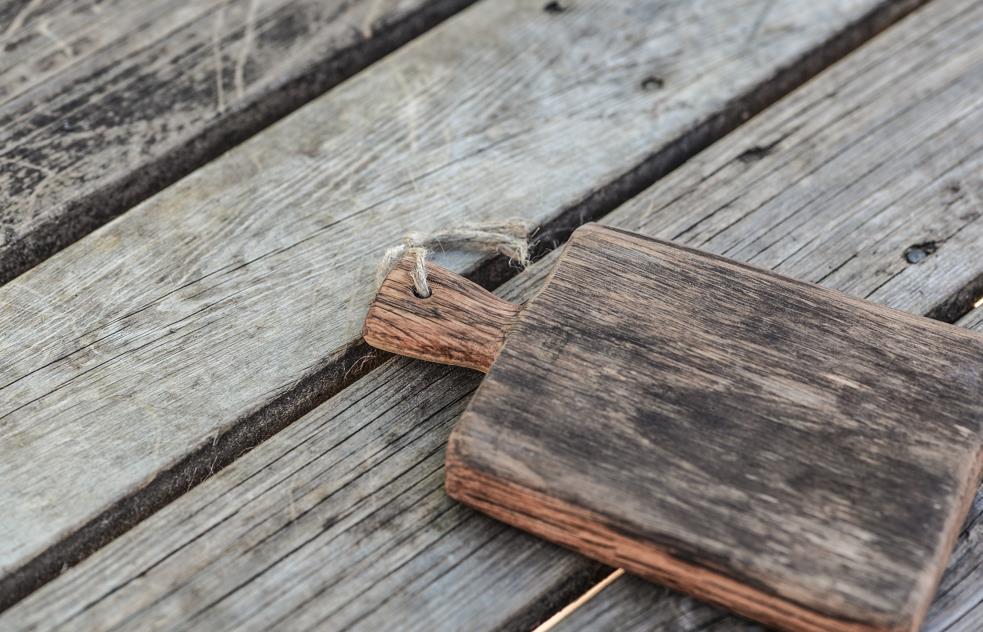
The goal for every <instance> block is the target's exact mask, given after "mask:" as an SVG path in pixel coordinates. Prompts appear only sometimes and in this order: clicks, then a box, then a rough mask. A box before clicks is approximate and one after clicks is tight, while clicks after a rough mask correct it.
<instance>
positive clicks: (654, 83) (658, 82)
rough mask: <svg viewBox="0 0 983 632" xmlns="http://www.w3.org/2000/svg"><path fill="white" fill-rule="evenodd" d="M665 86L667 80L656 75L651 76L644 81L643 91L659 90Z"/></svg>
mask: <svg viewBox="0 0 983 632" xmlns="http://www.w3.org/2000/svg"><path fill="white" fill-rule="evenodd" d="M664 85H666V81H665V79H663V78H662V77H656V76H655V75H650V76H648V77H645V78H644V79H642V89H643V90H658V89H659V88H661V87H662V86H664Z"/></svg>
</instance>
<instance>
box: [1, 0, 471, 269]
mask: <svg viewBox="0 0 983 632" xmlns="http://www.w3.org/2000/svg"><path fill="white" fill-rule="evenodd" d="M472 1H473V0H355V1H350V0H345V1H334V2H322V1H319V0H266V1H263V2H261V1H259V0H231V1H226V0H203V1H195V2H188V1H186V0H182V1H181V2H170V1H167V0H145V1H141V2H127V1H125V0H108V1H95V0H55V1H49V2H38V1H37V0H19V1H15V2H7V3H5V4H4V6H3V7H0V51H2V52H0V146H2V150H0V283H3V282H6V281H7V280H9V279H11V278H12V277H14V276H16V275H17V274H19V273H21V272H23V271H24V270H26V269H28V268H29V267H31V266H32V265H35V264H36V263H37V262H38V261H40V260H41V259H43V258H45V257H47V256H50V255H51V254H52V253H54V252H55V251H57V250H59V249H60V248H63V247H64V246H66V245H67V244H69V243H71V242H73V241H75V240H76V239H78V238H79V237H81V236H82V235H84V234H86V233H88V232H89V231H91V230H92V229H94V228H95V227H97V226H99V225H100V224H102V223H104V222H106V221H107V220H108V219H110V218H112V217H114V216H115V215H118V214H119V213H121V212H123V211H125V210H126V209H127V208H129V207H130V206H132V205H133V204H135V203H136V202H139V201H140V200H142V199H144V198H146V197H148V196H150V195H151V194H153V193H155V192H157V191H159V190H160V189H162V188H163V187H165V186H167V185H168V184H170V183H171V182H173V181H175V180H177V179H178V178H179V177H181V176H183V175H184V174H187V173H189V172H190V171H192V170H193V169H195V168H196V167H198V166H200V165H202V164H204V163H205V162H206V161H208V160H210V159H212V158H214V157H215V156H217V155H219V154H220V153H222V152H223V151H225V150H227V149H228V148H229V147H231V146H232V145H234V144H236V143H237V142H239V141H242V140H243V139H245V138H246V137H248V136H250V135H252V134H253V133H255V132H256V131H258V130H260V129H262V128H263V127H265V126H267V125H269V124H270V123H272V122H273V121H275V120H277V119H278V118H280V117H282V116H283V115H285V114H286V113H288V112H289V111H291V110H293V109H295V108H297V107H298V106H300V105H301V104H303V103H304V102H305V101H308V100H309V99H311V98H313V97H314V96H316V95H318V94H320V93H321V92H324V91H325V90H326V89H328V88H330V87H331V86H333V85H335V84H337V83H338V82H339V81H341V80H342V79H344V78H346V77H348V76H350V75H351V74H352V73H354V72H356V71H357V70H359V69H361V68H364V67H365V66H367V65H369V64H370V63H371V62H373V61H375V60H376V59H378V58H380V57H382V56H383V55H385V54H386V53H388V52H389V51H392V50H393V49H395V48H396V47H398V46H399V45H401V44H402V43H404V42H406V41H408V40H410V39H411V38H413V37H414V36H416V35H418V34H419V33H422V32H424V31H425V30H426V29H428V28H429V27H431V26H433V25H434V24H436V23H437V22H439V21H440V20H442V19H443V18H445V17H447V16H448V15H450V14H452V13H454V12H455V11H457V10H459V9H461V8H462V7H464V6H466V5H468V4H470V3H471V2H472Z"/></svg>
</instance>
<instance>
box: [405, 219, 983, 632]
mask: <svg viewBox="0 0 983 632" xmlns="http://www.w3.org/2000/svg"><path fill="white" fill-rule="evenodd" d="M404 283H405V282H404ZM406 286H407V287H411V286H409V285H408V284H406ZM437 296H438V291H437V290H435V291H434V296H433V297H431V298H430V299H425V300H421V299H416V300H415V301H412V302H408V303H406V304H407V305H408V306H409V307H408V308H405V309H401V310H400V311H399V312H398V313H400V314H404V313H406V314H409V313H411V312H412V311H414V310H415V309H417V307H416V306H417V305H420V304H426V303H427V301H429V300H435V299H436V298H437ZM439 316H441V317H442V319H447V320H451V321H455V320H456V319H457V318H458V315H457V314H454V313H442V314H440V315H439ZM404 322H405V323H406V326H407V327H412V324H411V322H410V321H409V320H407V321H404ZM461 322H464V323H466V322H468V318H467V316H464V317H463V318H462V321H461ZM420 335H421V336H424V337H426V336H427V333H426V332H425V331H421V333H420ZM981 410H983V335H977V334H972V333H970V332H969V331H967V330H966V329H963V328H961V327H957V326H955V325H950V324H947V323H940V322H938V321H935V320H932V319H928V318H920V317H917V316H913V315H911V314H908V313H906V312H903V311H899V310H890V309H887V308H884V307H882V306H879V305H876V304H874V303H869V302H864V301H858V300H857V299H854V298H851V297H848V296H847V295H845V294H842V293H839V292H835V291H832V290H829V289H827V288H822V287H819V286H815V285H808V284H804V283H800V282H798V281H792V280H789V279H787V278H785V277H781V276H778V275H775V274H773V273H770V272H767V271H763V270H760V269H757V268H751V267H748V266H745V265H741V264H738V263H734V262H732V261H729V260H726V259H723V258H720V257H714V256H712V255H706V254H703V253H700V252H697V251H694V250H691V249H687V248H682V247H679V246H676V245H672V244H669V243H666V242H661V241H656V240H652V239H649V238H645V237H641V236H638V235H635V234H633V233H628V232H622V231H616V230H612V229H610V228H604V227H600V226H598V225H595V224H590V225H588V226H584V227H582V228H580V229H578V230H577V231H576V232H575V233H574V234H573V236H572V237H571V239H570V241H569V242H568V243H567V244H566V246H565V247H564V249H563V252H562V254H561V255H560V257H559V259H558V261H557V263H556V266H555V267H554V270H553V272H552V274H551V275H550V279H549V282H548V283H547V285H546V287H545V288H543V290H542V291H541V292H540V293H539V294H537V296H536V298H535V299H534V300H533V301H531V302H529V303H528V304H527V305H526V306H525V307H524V308H523V309H522V310H521V311H520V312H519V314H518V316H517V317H516V318H515V320H514V322H512V323H511V324H510V325H509V326H508V329H507V335H506V337H505V343H504V345H503V347H502V350H501V352H500V353H499V354H498V357H497V359H495V362H494V364H493V365H492V366H491V370H490V371H489V372H488V376H487V377H486V378H485V379H484V380H483V381H482V383H481V386H480V387H479V388H478V391H477V393H476V394H475V395H474V397H473V398H472V400H471V403H470V404H469V405H468V408H467V410H466V411H465V413H464V415H463V416H462V418H461V421H460V422H458V424H457V425H456V426H455V428H454V431H453V432H452V434H451V436H450V440H449V443H448V447H447V463H446V487H447V493H448V495H450V496H451V497H452V498H455V499H458V500H461V501H462V502H465V503H467V504H469V505H471V506H473V507H476V508H478V509H480V510H481V511H484V512H486V513H488V514H490V515H491V516H493V517H495V518H498V519H500V520H503V521H505V522H508V523H509V524H512V525H514V526H517V527H519V528H521V529H523V530H526V531H530V532H532V533H534V534H537V535H540V536H542V537H544V538H546V539H549V540H551V541H554V542H557V543H560V544H563V545H565V546H568V547H571V548H573V549H575V550H577V551H579V552H582V553H584V554H586V555H588V556H590V557H592V558H595V559H598V560H600V561H602V562H605V563H607V564H611V565H613V566H619V567H623V568H625V569H626V570H627V571H628V572H631V573H634V574H638V575H641V576H643V577H645V578H647V579H650V580H652V581H657V582H660V583H665V584H667V585H669V586H672V587H675V588H678V589H680V590H683V591H685V592H688V593H690V594H693V595H696V596H697V597H700V598H705V599H707V600H708V601H711V602H714V603H717V604H720V605H723V606H724V607H726V608H728V609H731V610H734V611H737V612H739V613H741V614H744V615H747V616H749V617H751V618H753V619H755V620H759V621H763V622H765V623H770V624H775V625H778V626H779V627H781V628H783V629H788V630H803V631H815V630H843V631H847V630H849V631H854V632H859V631H862V630H870V631H873V630H878V631H881V632H900V631H902V630H908V631H914V630H916V629H917V628H918V626H919V625H920V623H921V620H922V619H923V617H924V615H925V612H926V610H927V609H928V605H929V603H930V601H931V599H932V597H933V595H934V594H935V587H936V585H937V582H938V579H939V577H940V576H941V574H942V570H943V569H944V567H945V563H946V560H947V559H948V556H949V553H950V551H951V548H952V545H953V544H954V542H955V539H956V535H957V532H958V529H959V527H960V526H961V525H962V523H963V520H964V519H965V517H966V512H967V511H968V509H969V504H970V502H971V500H972V498H973V495H974V493H975V491H976V488H977V486H978V484H979V477H980V470H981V465H983V415H981V414H980V411H981Z"/></svg>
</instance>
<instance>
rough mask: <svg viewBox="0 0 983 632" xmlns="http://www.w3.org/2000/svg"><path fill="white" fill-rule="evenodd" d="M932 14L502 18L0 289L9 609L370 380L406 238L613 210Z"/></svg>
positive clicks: (264, 139) (390, 71)
mask: <svg viewBox="0 0 983 632" xmlns="http://www.w3.org/2000/svg"><path fill="white" fill-rule="evenodd" d="M915 4H917V3H916V2H914V1H906V2H900V3H898V2H883V1H881V0H839V1H838V2H834V3H807V4H803V3H799V2H791V1H789V2H777V3H768V4H767V6H765V5H763V4H761V3H756V2H736V3H727V4H726V5H725V6H721V5H719V4H718V3H700V2H697V3H693V2H683V3H674V2H666V1H665V0H659V1H656V0H649V1H639V2H637V3H632V4H630V5H626V4H625V3H622V2H617V3H614V2H612V3H600V4H597V5H587V4H583V5H581V4H576V5H570V7H569V8H568V10H565V11H562V12H559V13H557V12H555V11H544V10H543V5H542V3H540V2H536V1H526V0H522V1H520V0H513V1H510V2H493V3H491V2H489V3H483V4H481V5H478V6H476V7H474V8H472V9H471V10H468V11H466V12H464V13H462V14H461V15H459V16H457V17H456V18H454V19H452V20H450V21H449V22H447V23H445V24H443V25H441V26H440V27H439V28H437V29H435V30H433V31H432V32H431V33H429V34H428V35H427V36H425V37H423V38H421V39H419V40H417V41H416V42H414V43H412V44H411V45H409V46H407V47H405V48H404V49H402V50H400V51H399V52H397V53H396V54H394V55H392V56H390V57H388V58H387V59H385V60H384V61H383V62H381V63H379V64H377V65H375V66H373V67H372V68H371V69H369V70H368V71H367V72H365V73H362V74H360V75H358V76H356V77H354V78H353V79H352V80H350V81H348V82H346V83H345V84H343V85H341V86H339V87H338V88H337V89H336V90H334V91H332V92H331V93H329V94H328V95H325V96H324V97H322V98H320V99H318V100H316V101H314V102H312V103H311V104H309V105H308V106H306V107H304V108H302V109H301V110H299V111H298V112H296V113H294V114H293V115H291V116H289V117H287V118H286V119H284V120H283V121H281V122H280V123H278V124H277V125H275V126H273V127H271V128H270V129H269V130H266V131H265V132H264V133H263V134H261V135H259V136H257V137H255V138H253V139H251V140H250V141H247V142H246V143H244V144H242V145H240V146H239V147H237V148H235V149H234V150H232V151H230V152H228V153H227V154H225V155H224V156H222V157H221V158H220V159H218V160H216V161H214V162H212V163H210V164H209V165H207V166H205V167H204V168H202V169H199V170H197V171H196V172H195V173H193V174H192V175H190V176H188V177H187V178H185V179H183V180H181V181H179V182H178V183H176V184H175V185H173V186H171V187H170V188H168V189H167V190H165V191H163V192H162V193H161V194H159V195H157V196H154V197H153V198H151V199H150V200H148V201H146V202H145V203H143V204H141V205H140V206H139V207H137V208H135V209H133V210H131V211H130V212H128V213H127V214H126V215H125V216H123V217H121V218H119V219H118V220H117V221H115V222H112V223H111V224H109V225H107V226H105V227H104V228H103V229H100V230H99V231H97V232H95V233H93V234H92V235H90V236H89V237H87V238H86V239H83V240H82V241H80V242H78V243H76V244H75V245H73V246H72V247H70V248H68V249H66V250H64V251H62V252H61V253H59V254H58V255H57V256H55V257H52V258H51V259H49V260H48V261H46V262H45V263H44V264H42V265H40V266H38V267H36V268H34V269H32V270H31V271H29V272H28V273H26V274H24V275H22V276H21V277H18V278H17V279H16V280H14V281H13V282H11V283H9V284H8V285H6V286H5V287H3V288H0V304H2V305H4V310H3V313H2V314H0V328H2V330H3V331H4V337H3V340H2V341H0V362H2V366H0V374H2V375H3V376H4V378H5V379H4V385H3V387H2V388H0V418H2V423H3V424H4V429H5V441H4V442H3V444H2V447H0V503H2V504H3V505H4V507H5V508H6V510H5V511H6V515H5V520H4V521H3V522H2V524H0V570H2V573H3V579H0V589H2V590H0V594H2V595H3V597H4V598H5V599H6V600H8V601H9V600H12V599H13V598H15V596H16V595H19V594H23V592H24V591H25V590H27V589H28V588H29V587H31V586H35V585H37V584H38V583H40V582H42V581H44V580H45V579H46V578H49V577H51V576H52V575H53V574H54V573H56V572H57V571H59V570H60V569H61V568H62V567H63V565H64V564H66V563H71V562H73V561H74V560H77V559H79V558H81V557H84V556H85V555H87V554H88V553H90V552H91V551H92V550H93V549H94V548H95V547H97V546H99V545H101V544H102V543H104V542H105V541H106V540H107V539H108V538H111V537H113V536H115V535H117V534H118V533H119V532H120V531H122V530H124V529H125V528H128V527H129V526H130V525H132V524H133V523H134V522H135V521H137V520H139V519H141V518H143V517H145V516H146V515H148V514H149V513H151V512H152V511H154V510H156V509H157V508H159V507H160V506H161V505H162V504H164V503H166V502H167V501H168V500H170V499H172V498H174V497H175V496H177V495H179V494H180V493H182V492H184V491H185V490H186V489H187V488H188V486H190V485H193V484H196V483H197V482H198V481H200V480H202V479H203V478H204V477H205V476H207V475H208V473H210V472H211V471H212V470H213V469H215V468H217V467H221V466H223V465H224V464H225V463H227V462H229V461H230V460H232V459H234V458H235V457H237V456H238V455H239V454H241V452H242V451H243V450H245V449H247V448H248V447H250V446H252V445H255V444H256V443H257V442H258V441H260V440H261V439H263V438H264V437H267V436H269V435H270V434H272V433H273V432H275V431H276V430H278V429H280V428H282V427H283V426H284V425H285V424H287V423H289V422H290V421H292V420H294V419H295V418H296V417H297V416H299V415H300V414H302V413H303V412H305V411H307V410H309V409H310V408H311V407H313V405H314V404H315V403H317V402H318V401H319V400H320V399H322V398H324V397H326V396H327V395H329V394H331V393H332V392H336V391H337V389H338V388H340V386H342V385H343V384H344V383H345V381H346V380H348V379H351V376H352V375H353V374H354V375H357V374H358V372H359V370H360V368H359V367H361V366H363V365H364V363H363V362H362V360H363V359H365V360H371V358H362V357H361V356H360V351H359V350H358V349H357V348H355V349H354V350H353V348H352V347H351V345H352V344H353V343H355V342H356V341H357V340H358V336H359V329H360V326H361V320H362V316H363V313H364V309H365V307H366V306H367V304H368V300H369V298H370V296H371V295H372V293H373V283H372V279H373V278H374V276H375V270H374V268H375V266H376V263H377V262H378V260H379V258H380V256H381V254H382V252H383V249H384V248H385V247H387V246H389V245H391V244H392V243H394V242H396V241H397V240H399V239H400V238H401V237H402V235H403V234H404V233H405V232H406V231H407V230H410V229H414V230H417V231H420V232H424V233H426V232H428V231H430V230H432V229H434V228H435V227H439V226H446V225H447V224H448V223H454V222H460V221H463V220H486V219H491V218H501V217H507V216H512V215H516V214H518V215H522V216H524V217H526V218H529V219H533V220H538V221H540V222H546V221H549V220H554V219H556V218H558V217H561V219H560V220H559V223H560V225H562V224H563V222H568V221H573V222H575V221H577V218H578V217H579V216H581V215H590V214H592V213H596V212H598V211H599V210H602V209H606V208H608V207H609V206H610V205H611V204H612V203H613V202H614V201H617V200H618V199H619V198H620V196H623V195H625V194H626V192H630V191H631V190H633V189H634V188H638V187H640V186H642V185H643V184H644V183H646V182H648V181H649V180H651V179H652V178H654V177H655V176H656V175H658V174H659V173H661V172H663V171H664V170H666V169H668V168H669V167H671V166H672V165H674V164H675V163H676V162H677V161H678V160H679V159H680V158H681V157H684V156H687V155H690V154H691V153H692V152H693V151H695V149H698V148H699V146H700V145H701V144H703V143H705V142H707V141H708V140H710V139H712V138H714V137H715V136H716V135H718V134H719V133H721V132H722V131H723V130H726V129H728V128H729V127H731V126H733V125H735V124H736V123H737V122H738V121H740V120H741V119H742V118H743V117H744V116H746V115H747V114H748V112H749V111H750V110H753V108H755V107H758V106H760V105H762V104H764V103H767V102H768V100H769V99H773V98H775V97H777V96H778V95H779V94H781V93H782V92H783V91H784V90H786V89H787V88H788V86H789V85H791V84H794V83H795V82H797V81H801V80H803V79H804V78H805V77H807V76H809V75H810V74H811V73H812V72H813V71H814V70H816V69H817V68H819V67H821V66H822V64H824V63H826V62H828V61H829V60H830V59H832V58H834V57H835V56H836V55H838V54H840V53H842V52H844V51H845V50H847V49H848V48H849V47H850V46H852V45H853V44H854V43H856V42H857V41H858V40H861V39H863V38H864V37H866V36H867V35H869V33H870V32H872V31H875V30H877V29H879V28H881V27H882V26H884V25H885V24H887V23H889V22H890V21H891V20H893V19H895V18H897V17H898V16H899V15H901V14H903V13H904V12H905V11H907V10H908V9H910V8H911V7H912V6H914V5H915ZM752 9H754V10H752ZM653 74H658V76H659V78H660V79H661V81H662V88H661V89H660V88H658V85H657V84H658V83H659V82H653V81H646V79H649V78H650V77H651V76H652V75H653ZM564 213H565V214H564ZM475 261H476V258H474V257H471V258H460V259H457V260H455V261H452V262H451V265H452V266H453V267H454V268H455V269H457V270H462V269H466V268H467V267H468V266H470V265H473V264H474V263H475Z"/></svg>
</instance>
